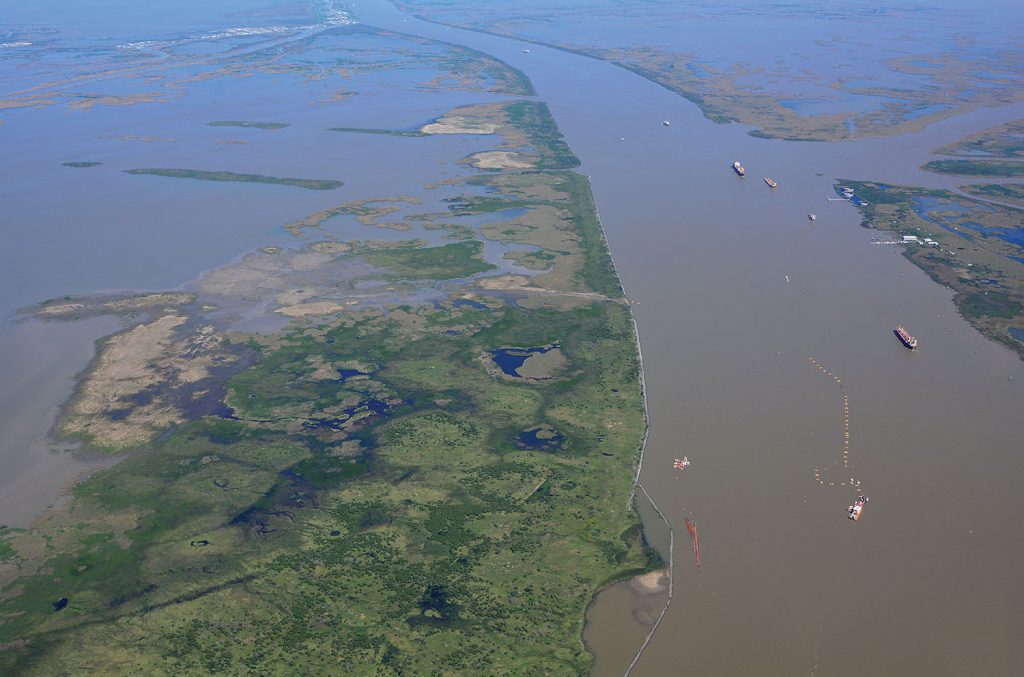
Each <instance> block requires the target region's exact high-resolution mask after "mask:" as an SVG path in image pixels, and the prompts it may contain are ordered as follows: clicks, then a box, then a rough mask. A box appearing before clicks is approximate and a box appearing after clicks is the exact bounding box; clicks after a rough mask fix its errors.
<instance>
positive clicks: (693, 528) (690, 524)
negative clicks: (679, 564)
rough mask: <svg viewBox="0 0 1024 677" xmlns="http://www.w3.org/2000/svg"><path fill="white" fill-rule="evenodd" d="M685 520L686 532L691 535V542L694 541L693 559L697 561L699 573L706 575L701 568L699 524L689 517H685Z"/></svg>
mask: <svg viewBox="0 0 1024 677" xmlns="http://www.w3.org/2000/svg"><path fill="white" fill-rule="evenodd" d="M683 519H684V520H685V521H686V531H687V533H689V534H690V540H691V541H693V558H694V559H695V560H696V561H697V571H699V572H701V573H704V570H703V569H702V568H701V566H700V543H698V542H697V523H696V522H694V521H693V520H691V519H690V518H689V517H684V518H683Z"/></svg>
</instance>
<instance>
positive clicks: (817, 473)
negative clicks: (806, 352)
mask: <svg viewBox="0 0 1024 677" xmlns="http://www.w3.org/2000/svg"><path fill="white" fill-rule="evenodd" d="M807 359H808V360H809V361H810V363H811V364H813V365H814V366H815V367H817V368H818V371H820V372H821V373H822V374H824V375H825V376H828V377H829V378H830V379H832V380H833V381H834V382H835V384H836V385H837V386H839V393H840V394H841V395H842V396H843V454H842V462H843V470H844V471H846V470H849V469H850V398H849V396H848V395H847V394H846V388H844V387H843V382H842V380H840V378H839V377H838V376H836V375H835V374H834V373H832V372H831V371H829V370H828V369H826V368H825V367H823V366H822V365H821V364H820V363H819V362H818V361H817V360H816V359H814V358H813V357H808V358H807ZM814 481H815V482H817V483H818V484H820V485H822V486H829V487H834V486H840V487H846V486H849V487H853V488H854V489H856V490H857V493H858V494H860V493H862V492H861V487H860V480H858V479H854V478H853V477H851V478H849V480H847V481H843V482H839V483H838V485H837V483H836V482H829V481H826V480H825V478H824V477H822V470H821V469H820V468H815V469H814Z"/></svg>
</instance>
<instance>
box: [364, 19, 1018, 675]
mask: <svg viewBox="0 0 1024 677" xmlns="http://www.w3.org/2000/svg"><path fill="white" fill-rule="evenodd" d="M356 11H357V13H358V14H359V17H360V19H362V20H363V21H365V22H366V23H368V24H371V25H377V26H384V27H388V28H393V29H395V30H402V31H404V32H410V33H416V34H419V35H424V36H427V37H435V38H440V39H444V40H448V41H451V42H457V43H460V44H465V45H468V46H471V47H474V48H476V49H480V50H482V51H485V52H488V53H490V54H493V55H495V56H497V57H499V58H501V59H503V60H505V61H507V62H508V63H510V64H512V65H513V66H515V67H517V68H521V69H522V70H524V71H525V72H526V73H527V74H528V75H529V76H530V78H531V79H532V80H533V82H534V84H535V85H536V87H537V90H538V94H539V97H540V98H541V99H543V100H545V101H547V102H548V103H549V104H550V106H551V109H552V111H553V113H554V115H555V117H556V119H557V120H558V122H559V125H560V126H561V128H562V130H563V132H564V133H565V135H566V138H567V140H568V142H569V144H570V145H571V146H572V148H573V150H574V151H575V152H576V153H577V154H578V155H579V157H580V158H581V160H582V161H583V163H584V164H583V168H582V171H583V172H584V173H586V174H588V175H589V176H590V177H591V179H592V183H593V187H594V193H595V196H596V199H597V204H598V206H599V209H600V212H601V218H602V223H603V225H604V227H605V230H606V232H607V235H608V239H609V243H610V246H611V250H612V253H613V255H614V257H615V261H616V264H617V266H618V270H619V274H620V276H621V278H622V281H623V283H624V285H625V288H626V290H627V293H628V295H629V296H630V298H631V299H633V300H634V301H636V305H635V306H634V313H635V316H636V319H637V322H638V325H639V332H640V337H641V341H642V346H643V357H644V363H645V367H646V378H647V394H648V404H649V410H650V418H651V435H650V440H649V443H648V448H647V452H646V458H645V461H644V470H643V472H642V474H641V480H642V482H643V484H644V485H645V487H646V488H647V490H648V491H649V492H650V494H651V496H652V497H653V498H654V500H655V501H657V503H658V505H659V506H660V507H661V509H662V510H663V511H664V513H665V514H666V515H667V516H668V519H669V521H670V522H671V524H672V526H673V527H674V529H675V536H676V561H675V575H674V583H675V597H674V600H673V603H672V605H671V607H670V609H669V611H668V613H667V614H666V616H665V619H664V621H663V622H662V624H661V625H660V627H659V628H658V631H657V633H656V634H655V635H654V637H653V640H652V641H651V643H650V645H649V646H648V648H647V650H646V651H645V652H644V654H643V656H642V657H641V658H640V660H639V661H638V663H637V665H636V667H635V669H634V671H633V674H635V675H663V674H694V675H752V674H756V675H794V674H810V675H815V674H817V675H854V674H865V672H867V671H871V672H872V673H873V674H886V675H889V674H892V675H907V674H927V675H964V674H986V675H1009V674H1014V673H1015V671H1016V670H1018V669H1019V667H1020V666H1021V665H1022V664H1024V648H1022V645H1021V643H1020V641H1019V638H1020V637H1021V636H1022V635H1024V586H1022V580H1021V573H1020V572H1021V571H1022V570H1024V541H1022V539H1021V538H1020V527H1019V517H1018V514H1017V513H1018V511H1017V509H1016V508H1017V504H1018V502H1019V495H1020V485H1021V481H1022V480H1024V459H1022V454H1021V450H1022V447H1021V442H1020V438H1019V433H1018V424H1017V418H1018V417H1019V415H1020V413H1021V411H1024V392H1022V389H1021V388H1022V384H1024V368H1022V363H1021V361H1020V360H1019V359H1018V358H1017V357H1016V356H1015V355H1014V354H1012V353H1010V352H1009V351H1007V350H1006V349H1005V348H1002V347H1000V346H998V345H996V344H994V343H992V342H989V341H987V340H986V339H984V338H983V337H982V336H981V335H979V334H978V333H977V332H975V331H974V330H973V329H972V328H971V327H970V326H969V325H968V324H967V323H966V322H965V321H963V320H962V319H961V318H960V317H958V315H957V313H956V311H955V309H954V307H953V305H952V303H951V294H950V292H949V291H948V290H946V289H944V288H942V287H941V286H938V285H936V284H935V283H933V282H932V281H931V280H930V279H929V278H928V277H927V276H926V275H925V274H924V273H923V272H922V271H920V270H918V269H917V268H915V267H914V266H912V265H911V264H910V263H908V262H907V261H905V260H904V259H903V258H902V257H901V256H899V253H898V252H897V251H896V249H895V248H893V247H879V246H871V240H872V237H874V236H876V235H877V233H874V232H873V231H868V230H864V229H862V228H860V227H859V226H858V224H859V221H860V217H859V214H858V213H857V211H856V210H855V209H854V208H853V207H852V206H851V205H849V204H848V203H845V202H832V203H828V202H826V200H825V198H826V196H827V195H832V196H834V192H833V190H832V184H833V180H834V179H835V178H838V177H844V178H852V179H868V180H880V181H888V182H893V183H902V184H907V185H923V186H931V187H948V186H952V185H954V184H955V179H950V178H948V177H946V178H943V177H937V176H934V175H930V174H926V173H924V172H921V171H919V170H918V169H917V167H918V165H920V163H921V162H922V161H924V160H925V159H926V157H927V154H928V152H929V151H930V150H932V149H934V148H936V147H938V146H939V145H942V144H943V143H946V142H948V141H951V140H954V139H957V138H959V137H961V136H963V135H965V134H968V133H972V132H974V131H977V130H979V129H982V128H984V127H986V126H989V125H992V124H997V123H999V122H1002V121H1006V120H1011V119H1014V118H1018V117H1021V115H1022V113H1024V108H1022V107H1020V106H1016V107H1011V108H1004V109H997V110H981V111H975V112H974V113H970V114H967V115H964V116H961V117H958V118H954V119H951V120H947V121H945V122H941V123H937V124H935V125H932V126H931V127H929V128H928V129H927V130H925V131H924V132H921V133H916V134H908V135H904V136H901V137H897V138H889V139H875V140H864V141H857V142H848V143H834V144H820V143H819V144H809V143H794V142H785V141H767V140H760V139H756V138H752V137H750V136H748V135H747V134H746V133H745V132H746V129H745V128H743V127H741V126H738V125H730V126H722V125H716V124H713V123H710V122H708V121H707V120H705V119H704V118H703V117H702V115H701V114H700V112H699V111H698V110H697V109H696V108H695V107H694V106H693V105H692V104H690V103H688V102H687V101H685V100H683V99H681V98H679V97H677V96H675V95H673V94H671V93H669V92H667V91H665V90H663V89H661V88H660V87H658V86H656V85H654V84H652V83H650V82H647V81H645V80H643V79H641V78H639V77H638V76H636V75H633V74H631V73H627V72H625V71H623V70H621V69H618V68H616V67H614V66H611V65H609V64H606V63H601V62H598V61H593V60H589V59H585V58H582V57H579V56H575V55H571V54H566V53H563V52H558V51H554V50H550V49H546V48H542V47H539V46H537V45H528V47H529V49H530V53H529V54H525V53H524V52H522V51H521V50H523V49H524V48H526V47H527V45H524V44H523V43H518V42H516V41H513V40H507V39H501V38H496V37H492V36H487V35H482V34H477V33H473V32H468V31H460V30H456V29H451V28H447V27H443V26H438V25H433V24H428V23H424V22H421V21H417V20H415V19H413V18H411V17H407V16H403V15H401V14H399V13H398V12H396V11H395V10H394V9H393V8H391V7H390V6H388V5H387V4H385V3H383V2H365V1H364V2H360V3H359V5H358V6H357V7H356ZM663 119H669V120H671V122H672V125H671V127H665V126H663V125H661V124H660V123H661V120H663ZM734 160H741V161H742V162H743V163H744V164H745V165H746V167H747V170H748V176H747V177H746V178H743V179H741V178H739V177H738V176H736V175H735V174H734V173H733V172H732V170H731V168H730V166H729V165H730V164H731V163H732V161H734ZM819 173H820V174H821V176H819V175H818V174H819ZM765 175H769V176H771V177H773V178H774V179H775V180H776V181H778V183H779V187H778V188H776V189H774V190H771V189H769V188H768V187H767V186H766V185H765V184H764V183H763V182H762V181H761V178H762V177H763V176H765ZM812 211H813V212H816V213H817V216H818V218H817V220H816V221H814V222H813V223H812V222H810V221H809V220H808V219H807V214H808V213H809V212H812ZM897 323H902V324H903V325H904V326H906V327H908V328H909V329H910V330H911V332H912V333H913V334H915V335H916V336H917V337H918V338H919V339H920V341H921V347H920V348H919V349H918V350H917V351H916V352H913V353H912V352H910V351H908V350H906V349H905V348H903V347H902V346H901V345H900V343H899V342H898V341H897V340H896V338H895V337H894V336H893V334H892V329H893V327H894V326H895V325H896V324H897ZM811 357H813V358H815V359H816V360H817V361H818V363H820V364H821V365H822V366H823V367H824V368H826V369H827V370H830V371H831V372H832V373H834V374H835V375H836V376H837V377H838V378H839V379H840V380H841V381H842V385H843V388H844V391H845V393H846V395H847V396H848V398H849V399H848V402H849V426H850V427H849V429H850V443H849V456H848V460H849V469H848V471H844V470H843V469H842V462H841V461H842V455H843V393H842V392H841V391H840V390H839V388H838V387H837V384H836V382H835V381H834V380H833V379H832V378H830V377H829V376H828V375H826V374H824V373H823V372H822V371H821V370H819V369H818V368H816V367H815V366H814V364H813V363H811V362H810V361H809V358H811ZM682 454H686V455H688V456H689V458H690V460H691V461H692V465H691V466H690V467H689V468H687V469H686V470H685V471H683V472H677V471H674V470H673V469H672V459H673V458H674V457H677V456H681V455H682ZM816 467H817V468H820V469H821V471H822V478H823V479H824V480H825V482H826V485H825V486H822V485H820V484H819V483H817V482H816V481H815V476H814V469H815V468H816ZM850 476H853V477H855V478H856V479H859V480H860V481H861V482H863V488H864V490H865V492H866V493H868V494H869V495H870V496H871V503H870V504H869V506H868V508H867V509H866V511H865V513H864V517H863V519H862V520H861V521H860V522H858V523H854V522H851V521H850V520H847V519H846V508H847V506H848V505H849V504H850V503H852V499H853V498H854V490H853V489H852V488H851V487H850V486H839V485H840V484H841V483H842V482H843V481H846V482H847V483H849V477H850ZM829 482H832V483H834V484H835V485H837V486H828V483H829ZM685 515H689V516H691V517H692V518H694V519H696V520H697V522H698V524H699V528H700V538H701V556H702V560H703V573H698V572H697V570H696V567H695V566H694V563H693V560H692V552H691V551H690V544H689V541H688V537H687V535H686V531H685V528H684V527H683V517H684V516H685ZM646 523H647V524H648V526H649V527H650V526H651V522H650V520H646ZM655 540H656V541H659V540H664V539H660V538H659V539H655ZM626 592H627V591H625V590H624V588H622V587H619V588H613V589H612V590H611V591H609V592H608V593H606V594H605V595H603V596H601V597H599V598H598V600H597V601H596V603H595V605H594V606H593V607H592V609H591V611H590V613H589V616H588V619H589V625H590V627H589V629H588V633H587V636H588V640H589V642H590V645H591V647H592V649H593V650H594V652H595V654H596V656H597V659H596V663H595V668H594V672H595V673H596V674H601V675H604V674H608V675H612V674H622V673H623V671H624V670H625V669H626V667H627V665H628V664H629V662H630V660H631V659H632V657H633V654H634V652H635V651H636V649H637V648H638V640H639V639H640V638H642V637H643V634H644V632H645V631H646V630H645V627H644V625H643V623H641V622H639V621H637V620H636V618H635V616H634V612H635V611H636V604H637V600H636V596H635V595H631V594H626ZM643 620H647V621H649V619H643Z"/></svg>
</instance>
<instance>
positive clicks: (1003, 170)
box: [921, 160, 1024, 177]
mask: <svg viewBox="0 0 1024 677" xmlns="http://www.w3.org/2000/svg"><path fill="white" fill-rule="evenodd" d="M921 168H922V169H926V170H928V171H929V172H936V173H938V174H955V175H957V176H994V177H1013V176H1024V163H1019V162H999V161H988V160H932V161H931V162H926V163H925V164H924V165H922V166H921Z"/></svg>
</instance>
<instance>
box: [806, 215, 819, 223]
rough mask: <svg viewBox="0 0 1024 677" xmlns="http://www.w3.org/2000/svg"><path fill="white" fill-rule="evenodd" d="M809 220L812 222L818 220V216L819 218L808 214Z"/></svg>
mask: <svg viewBox="0 0 1024 677" xmlns="http://www.w3.org/2000/svg"><path fill="white" fill-rule="evenodd" d="M807 218H808V219H810V220H811V221H813V220H815V219H816V218H818V216H817V215H816V214H808V215H807Z"/></svg>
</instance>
